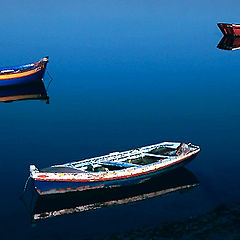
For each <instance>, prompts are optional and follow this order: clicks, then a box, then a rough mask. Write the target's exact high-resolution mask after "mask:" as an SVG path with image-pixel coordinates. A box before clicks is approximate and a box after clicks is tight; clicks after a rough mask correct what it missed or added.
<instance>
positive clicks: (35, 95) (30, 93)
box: [0, 79, 49, 104]
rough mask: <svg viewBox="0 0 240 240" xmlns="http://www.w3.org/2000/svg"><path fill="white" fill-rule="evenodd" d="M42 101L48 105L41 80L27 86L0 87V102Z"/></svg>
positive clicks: (47, 98)
mask: <svg viewBox="0 0 240 240" xmlns="http://www.w3.org/2000/svg"><path fill="white" fill-rule="evenodd" d="M23 100H43V101H45V102H46V103H47V104H49V97H48V95H47V91H46V89H45V86H44V83H43V81H42V80H41V79H39V80H37V81H34V82H33V83H29V84H22V85H13V86H4V87H0V102H5V103H9V102H14V101H23Z"/></svg>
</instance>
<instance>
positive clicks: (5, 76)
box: [0, 57, 48, 81]
mask: <svg viewBox="0 0 240 240" xmlns="http://www.w3.org/2000/svg"><path fill="white" fill-rule="evenodd" d="M47 63H48V57H44V58H41V59H40V60H39V61H38V62H34V63H30V64H25V65H20V66H15V67H6V68H1V70H0V81H4V80H11V79H15V78H21V77H26V76H29V75H32V74H35V73H37V72H40V71H41V70H43V69H44V68H45V67H46V64H47ZM27 67H28V68H27ZM11 68H12V69H11ZM14 68H15V69H14ZM24 68H26V69H24ZM7 70H13V72H3V71H7Z"/></svg>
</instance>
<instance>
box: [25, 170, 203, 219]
mask: <svg viewBox="0 0 240 240" xmlns="http://www.w3.org/2000/svg"><path fill="white" fill-rule="evenodd" d="M198 185H199V181H198V179H197V178H196V176H195V175H194V174H193V173H192V172H191V171H190V170H187V169H186V168H178V169H176V170H173V171H171V172H168V173H166V174H164V175H161V176H158V177H155V178H152V179H151V180H148V181H146V182H143V183H141V184H138V185H132V186H128V187H120V188H112V189H111V188H108V189H96V190H88V191H83V192H73V193H65V194H56V195H46V196H39V195H36V193H35V191H34V189H33V185H32V184H31V185H30V189H29V190H30V191H27V192H31V200H30V198H29V199H28V200H30V202H29V203H28V204H27V201H26V200H27V199H25V198H24V199H23V198H22V200H23V203H24V205H25V206H26V208H27V210H28V211H29V213H30V215H31V222H32V223H36V222H38V221H39V220H43V219H48V218H52V217H57V216H62V215H69V214H76V213H81V212H85V211H89V210H95V209H99V208H104V207H110V206H117V205H122V204H128V203H133V202H138V201H142V200H146V199H150V198H154V197H158V196H162V195H165V194H169V193H172V192H176V191H185V190H188V189H190V188H193V187H196V186H198ZM33 195H34V197H35V200H34V197H33Z"/></svg>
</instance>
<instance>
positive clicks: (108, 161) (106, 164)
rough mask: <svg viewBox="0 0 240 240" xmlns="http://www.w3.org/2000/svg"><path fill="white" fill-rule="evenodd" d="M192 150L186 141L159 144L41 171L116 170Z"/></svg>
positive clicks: (143, 164) (82, 171)
mask: <svg viewBox="0 0 240 240" xmlns="http://www.w3.org/2000/svg"><path fill="white" fill-rule="evenodd" d="M190 151H192V148H191V147H190V146H189V145H187V144H185V143H181V144H179V146H178V147H175V148H173V147H172V148H171V147H166V146H159V147H155V148H153V149H152V150H149V151H145V150H142V149H137V150H132V151H127V152H122V153H119V152H116V153H111V154H109V155H106V156H102V157H96V158H92V159H88V160H82V161H77V162H72V163H67V164H63V165H55V166H52V167H49V168H45V169H42V170H41V172H56V173H60V172H62V173H63V172H64V173H84V172H85V173H86V172H107V171H116V170H123V169H127V168H131V167H142V166H145V165H149V164H153V163H156V162H162V161H168V160H169V159H172V158H174V157H177V156H179V155H183V154H187V153H189V152H190Z"/></svg>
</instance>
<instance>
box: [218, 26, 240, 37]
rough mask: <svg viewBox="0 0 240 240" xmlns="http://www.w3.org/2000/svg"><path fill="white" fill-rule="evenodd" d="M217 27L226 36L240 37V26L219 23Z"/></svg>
mask: <svg viewBox="0 0 240 240" xmlns="http://www.w3.org/2000/svg"><path fill="white" fill-rule="evenodd" d="M217 25H218V27H219V28H220V30H221V32H222V33H223V34H224V35H225V36H240V24H231V23H218V24H217Z"/></svg>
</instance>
